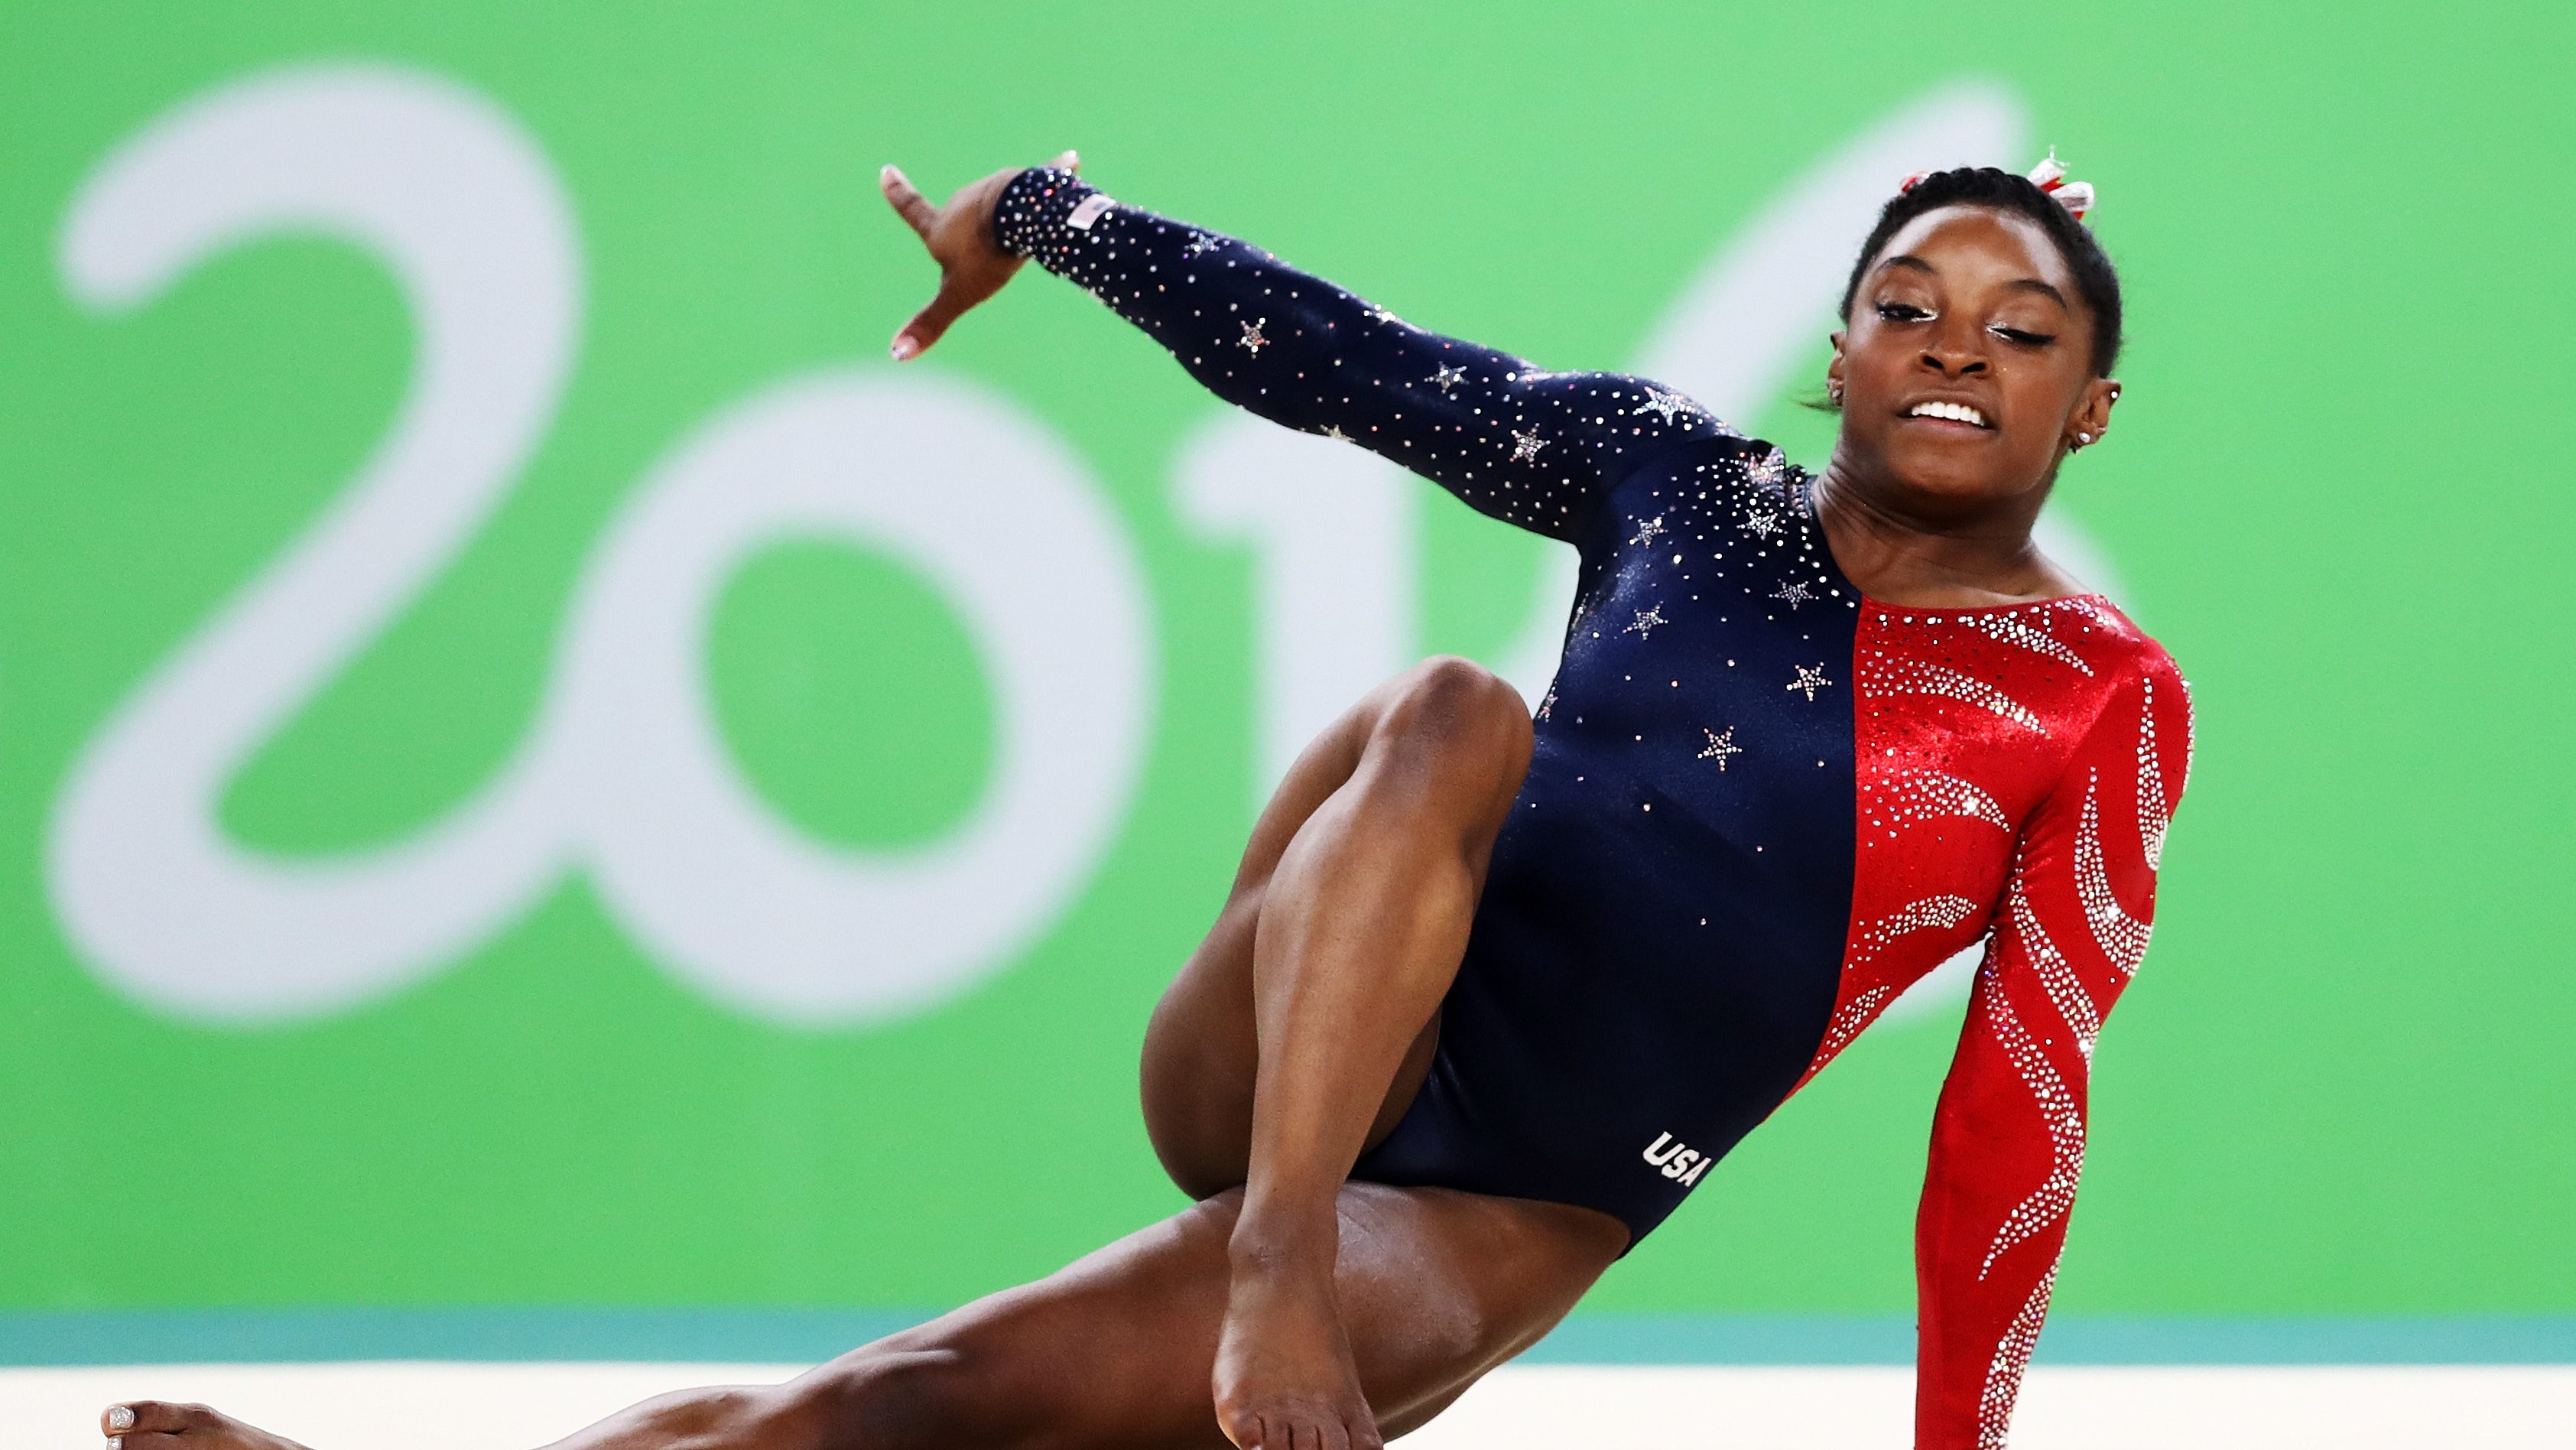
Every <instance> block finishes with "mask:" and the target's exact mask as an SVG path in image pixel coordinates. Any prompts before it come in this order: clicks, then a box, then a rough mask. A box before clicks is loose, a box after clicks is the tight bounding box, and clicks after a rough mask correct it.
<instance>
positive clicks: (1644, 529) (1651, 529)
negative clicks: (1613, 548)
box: [1628, 514, 1664, 547]
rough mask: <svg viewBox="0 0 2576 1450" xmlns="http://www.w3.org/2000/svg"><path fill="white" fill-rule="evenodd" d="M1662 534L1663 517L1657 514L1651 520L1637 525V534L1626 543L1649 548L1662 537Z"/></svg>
mask: <svg viewBox="0 0 2576 1450" xmlns="http://www.w3.org/2000/svg"><path fill="white" fill-rule="evenodd" d="M1663 532H1664V516H1663V515H1662V514H1657V515H1655V516H1654V517H1653V518H1651V519H1648V520H1646V521H1645V522H1644V523H1642V524H1639V525H1637V532H1636V533H1635V534H1634V535H1633V536H1631V537H1630V538H1629V540H1628V542H1629V543H1632V544H1641V545H1646V546H1650V547H1651V546H1652V545H1653V544H1654V542H1655V540H1656V539H1657V538H1659V537H1661V536H1662V535H1663Z"/></svg>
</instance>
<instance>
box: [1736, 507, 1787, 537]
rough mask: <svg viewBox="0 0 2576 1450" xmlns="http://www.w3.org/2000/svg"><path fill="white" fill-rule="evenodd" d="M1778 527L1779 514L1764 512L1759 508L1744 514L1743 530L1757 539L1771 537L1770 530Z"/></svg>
mask: <svg viewBox="0 0 2576 1450" xmlns="http://www.w3.org/2000/svg"><path fill="white" fill-rule="evenodd" d="M1778 527H1780V516H1779V515H1778V514H1775V513H1766V512H1764V511H1763V510H1761V509H1755V510H1754V511H1752V512H1751V513H1748V514H1746V515H1745V516H1744V532H1746V533H1748V534H1751V535H1752V536H1753V537H1755V538H1757V539H1767V538H1769V537H1771V531H1772V530H1773V529H1776V528H1778Z"/></svg>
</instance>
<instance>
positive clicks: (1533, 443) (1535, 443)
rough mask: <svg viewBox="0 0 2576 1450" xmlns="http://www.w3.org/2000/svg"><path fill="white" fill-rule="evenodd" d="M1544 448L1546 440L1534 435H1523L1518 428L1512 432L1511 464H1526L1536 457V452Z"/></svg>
mask: <svg viewBox="0 0 2576 1450" xmlns="http://www.w3.org/2000/svg"><path fill="white" fill-rule="evenodd" d="M1546 446H1547V440H1546V439H1544V438H1541V437H1540V436H1538V435H1537V434H1535V433H1524V432H1522V431H1520V430H1519V429H1518V428H1515V429H1513V430H1512V462H1514V463H1526V462H1528V461H1529V460H1531V459H1533V458H1536V457H1538V451H1539V450H1540V449H1542V448H1545V447H1546Z"/></svg>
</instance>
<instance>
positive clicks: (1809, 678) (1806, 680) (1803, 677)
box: [1781, 665, 1833, 704]
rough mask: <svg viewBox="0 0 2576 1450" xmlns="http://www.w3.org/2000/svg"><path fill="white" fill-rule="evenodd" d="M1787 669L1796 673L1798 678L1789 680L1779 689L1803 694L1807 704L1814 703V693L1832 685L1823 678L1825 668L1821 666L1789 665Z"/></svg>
mask: <svg viewBox="0 0 2576 1450" xmlns="http://www.w3.org/2000/svg"><path fill="white" fill-rule="evenodd" d="M1789 668H1791V669H1793V670H1796V671H1797V672H1798V677H1797V678H1796V679H1794V680H1791V681H1790V682H1789V683H1788V684H1786V685H1784V686H1782V687H1781V688H1783V689H1789V690H1798V691H1801V692H1803V693H1804V694H1805V695H1806V697H1807V702H1808V703H1809V704H1814V703H1815V699H1816V692H1817V691H1818V690H1821V689H1823V688H1824V687H1825V686H1827V685H1830V684H1832V683H1833V681H1831V680H1829V679H1826V678H1825V667H1824V666H1823V665H1815V666H1812V667H1810V666H1807V665H1791V666H1790V667H1789Z"/></svg>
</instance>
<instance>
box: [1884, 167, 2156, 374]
mask: <svg viewBox="0 0 2576 1450" xmlns="http://www.w3.org/2000/svg"><path fill="white" fill-rule="evenodd" d="M1945 206H1986V207H1993V208H1994V209H1995V210H1997V211H2008V212H2012V213H2014V214H2015V215H2017V216H2025V217H2028V218H2030V219H2031V220H2032V221H2035V222H2037V223H2039V225H2040V229H2041V230H2043V231H2045V232H2047V233H2048V237H2049V240H2050V241H2053V242H2055V243H2056V244H2057V251H2058V255H2060V256H2062V257H2064V258H2065V259H2066V265H2067V268H2068V269H2069V270H2070V271H2072V272H2074V273H2075V288H2076V290H2077V291H2078V292H2081V293H2083V294H2084V305H2085V306H2086V308H2088V309H2090V310H2091V312H2092V314H2093V373H2094V376H2096V377H2109V376H2110V375H2111V365H2112V364H2113V363H2116V362H2118V361H2119V359H2120V273H2119V269H2117V268H2115V267H2113V266H2112V265H2111V256H2110V254H2109V253H2108V252H2105V251H2103V250H2102V244H2101V243H2100V242H2097V241H2095V240H2094V239H2093V229H2092V228H2090V227H2088V226H2086V225H2084V223H2082V222H2080V221H2077V220H2076V219H2075V216H2074V214H2073V213H2072V212H2069V211H2068V210H2067V209H2066V208H2065V207H2064V206H2063V205H2061V204H2060V203H2059V202H2058V201H2057V199H2056V198H2055V197H2052V196H2050V195H2049V194H2048V193H2047V192H2045V191H2042V190H2040V189H2039V184H2038V183H2037V182H2034V181H2032V180H2031V179H2030V178H2029V177H2027V176H2016V175H2014V174H2013V173H2011V172H2009V171H2005V170H2003V169H2002V168H2000V167H1994V166H1962V167H1959V168H1957V169H1955V170H1951V171H1935V172H1931V173H1929V174H1927V175H1925V176H1922V177H1919V178H1917V179H1916V180H1915V181H1914V183H1913V184H1912V185H1911V186H1909V187H1907V188H1906V189H1905V190H1903V191H1900V192H1898V193H1897V194H1896V195H1894V196H1892V197H1889V198H1888V199H1887V205H1886V206H1884V207H1881V208H1880V209H1879V213H1878V225H1877V226H1875V227H1872V228H1871V229H1870V233H1869V240H1868V241H1866V242H1863V243H1862V244H1861V249H1860V259H1859V260H1858V261H1855V262H1853V263H1852V270H1851V280H1850V281H1849V282H1847V283H1845V284H1844V285H1843V305H1842V309H1841V316H1842V317H1844V318H1845V319H1849V318H1850V316H1851V308H1852V299H1853V298H1854V297H1856V296H1858V295H1859V294H1860V279H1861V278H1862V277H1863V276H1865V275H1866V274H1867V273H1868V271H1869V268H1870V264H1871V263H1873V262H1876V261H1877V260H1878V254H1879V253H1880V252H1881V251H1883V250H1885V249H1886V247H1887V239H1888V238H1890V237H1892V236H1895V235H1896V233H1897V231H1898V229H1900V228H1902V227H1903V226H1904V225H1905V224H1906V223H1907V222H1910V221H1912V220H1914V219H1915V218H1916V217H1919V216H1921V215H1923V214H1924V213H1925V212H1930V211H1938V210H1940V209H1941V208H1943V207H1945Z"/></svg>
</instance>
